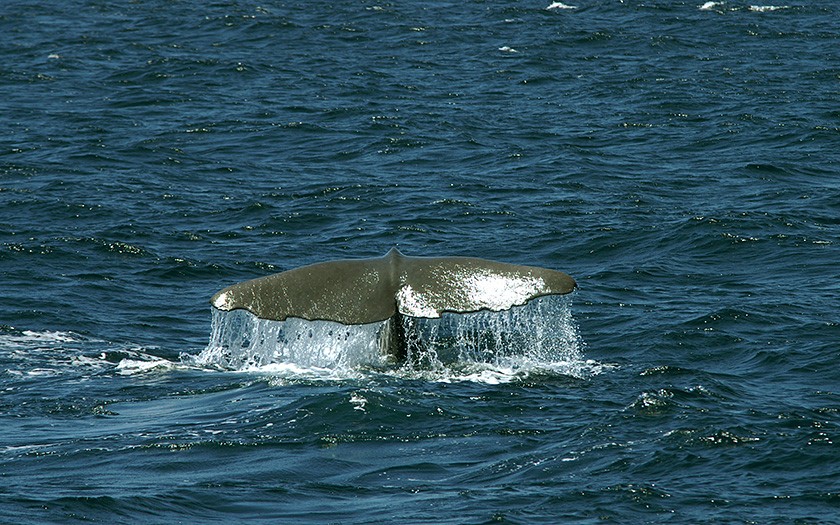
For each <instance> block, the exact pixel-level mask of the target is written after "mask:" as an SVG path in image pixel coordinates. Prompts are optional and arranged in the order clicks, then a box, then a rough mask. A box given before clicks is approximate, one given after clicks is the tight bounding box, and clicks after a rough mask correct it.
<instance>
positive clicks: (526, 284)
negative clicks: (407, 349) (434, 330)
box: [211, 248, 576, 324]
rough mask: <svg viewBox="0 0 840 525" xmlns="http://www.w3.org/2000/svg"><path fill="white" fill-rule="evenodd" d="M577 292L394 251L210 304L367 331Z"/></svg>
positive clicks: (514, 269)
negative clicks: (410, 320)
mask: <svg viewBox="0 0 840 525" xmlns="http://www.w3.org/2000/svg"><path fill="white" fill-rule="evenodd" d="M575 286H576V284H575V281H574V279H572V278H571V277H569V276H568V275H566V274H565V273H563V272H558V271H555V270H548V269H545V268H537V267H533V266H520V265H515V264H506V263H500V262H495V261H489V260H486V259H478V258H474V257H406V256H405V255H403V254H401V253H400V252H399V251H398V250H397V249H396V248H393V249H391V251H389V252H388V253H387V254H386V255H385V256H384V257H379V258H374V259H350V260H341V261H331V262H324V263H318V264H312V265H310V266H304V267H301V268H296V269H294V270H289V271H286V272H282V273H278V274H275V275H269V276H266V277H261V278H259V279H254V280H251V281H246V282H243V283H239V284H235V285H233V286H229V287H227V288H225V289H224V290H222V291H220V292H218V293H217V294H216V295H214V296H213V298H212V299H211V303H212V304H213V306H214V307H216V308H218V309H220V310H235V309H245V310H248V311H250V312H251V313H252V314H254V315H256V316H257V317H260V318H262V319H271V320H275V321H283V320H285V319H286V318H287V317H298V318H302V319H307V320H310V321H315V320H324V321H336V322H339V323H343V324H367V323H374V322H380V321H385V320H387V319H391V318H394V317H397V318H399V317H400V316H410V317H426V318H434V317H440V315H441V314H442V313H444V312H456V313H467V312H477V311H479V310H492V311H500V310H506V309H508V308H511V307H512V306H518V305H523V304H525V303H526V302H528V301H529V300H531V299H534V298H535V297H540V296H544V295H559V294H567V293H569V292H571V291H573V290H574V289H575ZM396 320H399V319H396ZM391 324H393V323H391Z"/></svg>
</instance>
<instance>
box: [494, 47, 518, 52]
mask: <svg viewBox="0 0 840 525" xmlns="http://www.w3.org/2000/svg"><path fill="white" fill-rule="evenodd" d="M499 51H502V52H503V53H519V51H517V50H515V49H514V48H512V47H510V46H502V47H500V48H499Z"/></svg>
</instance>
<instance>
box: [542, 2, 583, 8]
mask: <svg viewBox="0 0 840 525" xmlns="http://www.w3.org/2000/svg"><path fill="white" fill-rule="evenodd" d="M546 9H577V6H576V5H567V4H564V3H563V2H551V4H550V5H549V6H548V7H546Z"/></svg>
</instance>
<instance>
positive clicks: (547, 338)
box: [192, 296, 597, 383]
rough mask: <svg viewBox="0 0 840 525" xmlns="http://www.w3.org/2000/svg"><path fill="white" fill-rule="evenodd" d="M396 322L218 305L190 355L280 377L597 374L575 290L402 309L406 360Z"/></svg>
mask: <svg viewBox="0 0 840 525" xmlns="http://www.w3.org/2000/svg"><path fill="white" fill-rule="evenodd" d="M391 322H395V321H393V320H387V321H383V322H379V323H370V324H363V325H344V324H341V323H336V322H332V321H306V320H303V319H296V318H288V319H286V320H285V321H272V320H266V319H260V318H258V317H256V316H254V315H253V314H251V313H250V312H248V311H246V310H232V311H222V310H217V309H214V310H213V318H212V329H211V336H210V342H209V344H208V345H207V348H205V349H204V351H202V352H201V353H200V354H199V355H197V356H194V357H192V364H194V365H198V366H203V367H212V368H219V369H226V370H238V371H245V370H248V371H261V372H266V373H270V374H278V375H280V376H283V377H287V376H297V377H309V378H311V377H313V376H314V377H327V378H331V379H337V378H349V377H359V374H360V371H367V372H368V373H370V372H373V373H385V374H391V375H398V376H401V377H412V378H422V379H429V380H443V381H455V380H469V381H480V382H485V383H499V382H506V381H509V380H512V379H514V378H516V377H520V376H521V375H522V374H527V373H532V372H539V373H554V374H557V373H560V374H564V375H572V376H576V377H582V376H586V375H591V374H592V373H597V371H596V370H595V368H596V367H594V366H593V364H592V362H589V361H585V360H584V356H583V351H582V348H583V341H582V339H581V337H580V334H579V332H578V329H577V324H576V323H575V321H574V318H573V316H572V313H571V298H570V296H546V297H541V298H538V299H535V300H533V301H531V302H529V303H528V304H526V305H524V306H518V307H513V308H510V309H508V310H504V311H500V312H493V311H480V312H475V313H469V314H454V313H444V314H443V315H441V316H440V317H438V318H432V319H426V318H414V317H404V318H403V319H402V322H403V328H404V329H405V334H406V358H405V359H404V360H403V361H400V362H397V361H396V360H395V358H394V357H393V356H390V355H388V354H387V353H386V352H385V351H384V345H385V342H386V341H387V337H388V333H389V328H390V327H389V323H391ZM362 373H363V372H362Z"/></svg>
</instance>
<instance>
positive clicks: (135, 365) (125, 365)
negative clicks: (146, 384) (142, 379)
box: [116, 358, 176, 376]
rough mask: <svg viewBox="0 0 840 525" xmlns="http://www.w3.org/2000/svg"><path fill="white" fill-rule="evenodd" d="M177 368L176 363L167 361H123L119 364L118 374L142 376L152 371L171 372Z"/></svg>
mask: <svg viewBox="0 0 840 525" xmlns="http://www.w3.org/2000/svg"><path fill="white" fill-rule="evenodd" d="M175 366H176V363H173V362H172V361H168V360H166V359H160V358H151V359H143V360H138V359H123V360H121V361H120V362H119V363H117V366H116V369H117V373H118V374H120V375H124V376H130V375H134V374H140V373H143V372H148V371H150V370H171V369H172V368H174V367H175Z"/></svg>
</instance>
